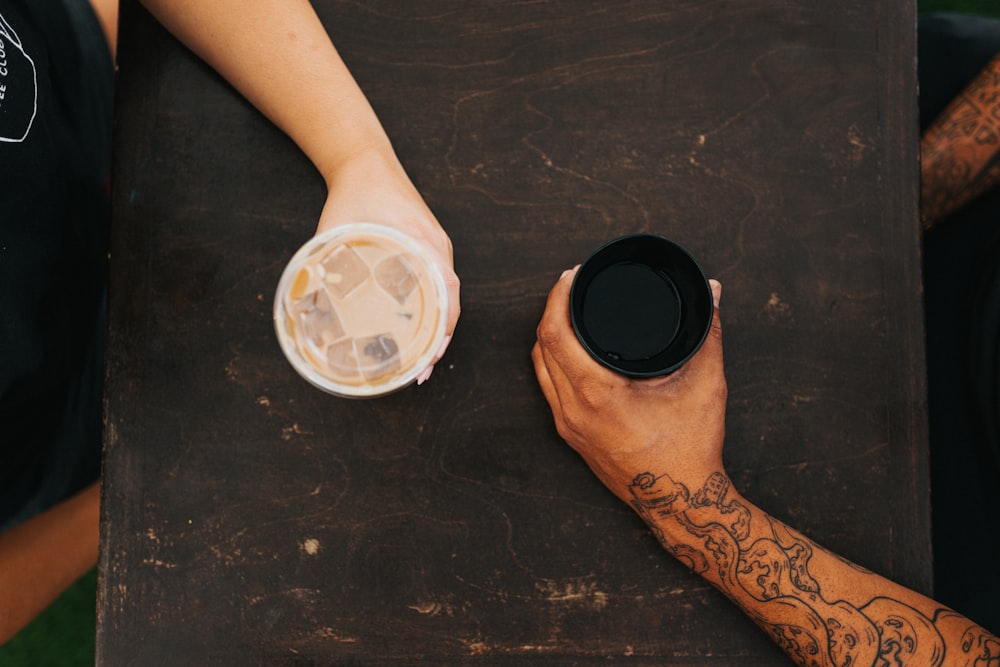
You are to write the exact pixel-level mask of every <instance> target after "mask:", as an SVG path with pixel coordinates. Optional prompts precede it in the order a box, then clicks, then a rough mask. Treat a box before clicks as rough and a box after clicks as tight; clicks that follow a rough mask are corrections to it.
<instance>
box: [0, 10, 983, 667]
mask: <svg viewBox="0 0 1000 667" xmlns="http://www.w3.org/2000/svg"><path fill="white" fill-rule="evenodd" d="M917 10H918V12H920V13H925V12H932V11H957V12H963V13H967V14H982V15H987V16H996V17H998V18H1000V2H998V0H919V2H918V3H917ZM96 599H97V571H96V569H95V570H92V571H91V572H89V573H87V574H86V575H84V576H83V577H82V578H81V579H80V580H79V581H77V582H76V583H75V584H74V585H73V586H71V587H70V589H69V590H67V591H66V592H65V593H64V594H63V595H62V596H61V597H60V598H59V599H58V600H56V601H55V602H54V603H53V604H52V606H51V607H49V608H48V609H47V610H46V611H45V613H43V614H42V615H41V616H39V617H38V618H37V619H35V621H34V622H33V623H31V625H29V626H28V627H27V628H25V629H24V630H22V631H21V632H20V633H19V634H18V635H17V636H16V637H14V638H13V639H11V640H10V641H9V642H8V643H7V644H5V645H4V646H0V665H3V666H4V667H50V666H51V667H84V666H92V665H93V664H94V639H95V629H96V627H97V621H96V618H97V616H96Z"/></svg>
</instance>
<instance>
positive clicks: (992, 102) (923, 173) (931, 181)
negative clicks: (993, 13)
mask: <svg viewBox="0 0 1000 667" xmlns="http://www.w3.org/2000/svg"><path fill="white" fill-rule="evenodd" d="M920 162H921V168H920V197H921V203H920V210H921V218H922V220H923V224H924V227H925V228H926V229H929V228H930V227H931V226H933V225H934V223H935V222H937V221H938V220H940V219H942V218H944V217H946V216H948V215H949V214H950V213H952V212H954V211H955V210H957V209H958V208H960V207H962V206H964V205H965V204H967V203H968V202H970V201H971V200H972V199H974V198H976V197H978V196H979V195H981V194H983V193H984V192H986V191H987V190H989V189H990V188H992V187H994V186H995V185H997V184H998V183H1000V55H997V56H996V57H994V58H993V60H991V61H990V62H989V63H988V64H987V65H986V67H985V68H984V69H983V70H982V71H981V72H980V73H979V75H978V76H977V77H976V78H975V79H974V80H973V81H972V83H970V84H969V86H968V87H967V88H966V89H965V90H963V91H962V93H961V94H959V96H958V97H956V98H955V99H954V100H953V101H952V102H951V104H949V105H948V107H947V108H946V109H945V110H944V111H943V112H941V114H940V115H939V116H938V117H937V118H936V119H935V120H934V122H933V123H932V124H931V126H930V127H929V128H928V129H927V131H926V132H924V136H923V137H922V138H921V141H920Z"/></svg>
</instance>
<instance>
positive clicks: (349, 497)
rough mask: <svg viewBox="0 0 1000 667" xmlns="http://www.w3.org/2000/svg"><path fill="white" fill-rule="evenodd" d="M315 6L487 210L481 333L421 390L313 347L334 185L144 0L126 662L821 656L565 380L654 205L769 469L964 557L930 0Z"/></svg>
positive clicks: (127, 445)
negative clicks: (343, 392) (302, 367)
mask: <svg viewBox="0 0 1000 667" xmlns="http://www.w3.org/2000/svg"><path fill="white" fill-rule="evenodd" d="M316 5H317V9H318V11H319V13H320V15H321V18H322V19H323V21H324V23H325V24H326V25H327V26H328V29H329V30H330V32H331V34H332V36H333V39H334V42H335V43H336V44H337V45H338V47H339V48H340V50H341V52H342V53H343V55H344V58H345V60H346V61H347V62H348V64H349V66H350V67H351V69H352V71H353V72H354V74H355V76H356V77H357V79H358V80H359V82H360V83H361V85H362V87H363V88H364V89H365V91H366V92H367V94H368V95H369V97H370V99H371V101H372V103H373V106H374V107H375V109H376V110H377V112H378V113H379V115H380V117H381V119H382V120H383V122H384V125H385V127H386V130H387V132H388V133H389V135H390V136H391V137H392V138H393V140H394V142H395V145H396V148H397V150H398V153H399V155H400V157H401V159H402V161H403V163H404V164H405V165H406V167H407V169H408V170H409V172H410V174H411V175H412V177H413V179H414V181H415V183H416V184H417V186H418V187H419V188H420V190H421V191H422V192H423V193H424V195H425V197H426V199H427V201H428V203H429V204H430V206H431V208H432V209H433V210H434V211H435V212H436V214H437V215H438V217H439V219H440V220H441V222H442V224H443V225H444V226H445V228H446V229H447V230H448V231H449V232H450V234H451V237H452V239H453V241H454V245H455V254H456V267H457V270H458V273H459V274H460V276H461V277H462V280H463V291H462V297H463V303H462V305H463V312H462V319H461V321H460V323H459V328H458V332H457V336H456V338H455V340H454V342H453V344H452V346H451V349H450V350H449V352H448V354H447V356H446V357H445V359H444V360H443V362H442V363H441V364H440V365H439V367H438V369H437V370H436V371H435V373H434V377H433V379H432V380H431V381H430V382H429V383H428V384H427V385H425V386H422V387H419V388H415V387H414V388H410V389H407V390H405V391H403V392H401V393H398V394H395V395H393V396H390V397H388V398H383V399H378V400H372V401H367V402H365V401H347V400H341V399H337V398H333V397H330V396H327V395H325V394H323V393H321V392H319V391H317V390H315V389H313V388H311V387H310V386H309V385H307V384H306V383H305V382H304V381H303V380H301V379H300V378H299V377H298V376H297V375H296V374H295V373H294V372H293V370H292V369H291V367H290V366H289V365H288V364H287V363H286V361H285V360H284V358H283V357H282V355H281V352H280V351H279V349H278V345H277V343H276V341H275V337H274V333H273V329H272V324H271V306H272V297H273V293H274V289H275V286H276V283H277V279H278V276H279V274H280V272H281V270H282V268H283V266H284V264H285V262H287V260H288V259H289V258H290V256H291V254H292V253H293V252H294V250H295V249H296V248H297V247H298V246H299V245H300V244H301V243H302V242H304V241H305V240H306V239H308V238H309V236H310V235H311V233H312V231H313V229H314V226H315V223H316V220H317V219H318V216H319V212H320V208H321V206H322V203H323V199H324V195H325V192H324V189H323V183H322V181H321V179H320V178H319V176H318V174H316V173H315V172H314V171H313V169H312V167H311V165H310V164H309V163H308V162H307V161H306V159H305V158H304V157H303V156H302V155H301V154H300V153H299V152H298V150H297V149H296V148H295V146H294V145H293V144H292V143H291V142H290V141H289V140H288V139H286V138H285V137H284V136H283V135H282V134H281V133H280V132H278V131H277V130H276V129H275V128H273V127H272V126H270V125H269V124H268V123H267V122H266V121H265V120H264V119H263V118H262V117H261V116H259V115H258V114H257V112H256V111H254V110H253V109H252V108H251V107H249V106H248V105H247V104H246V103H245V102H244V101H243V100H242V99H241V98H240V97H239V96H238V95H237V94H235V93H234V92H233V91H232V90H231V89H230V88H229V87H228V86H227V85H226V84H225V83H224V82H223V81H222V80H221V79H219V78H218V77H217V76H216V75H215V74H214V73H212V72H211V71H210V70H209V69H208V68H206V67H205V66H204V65H203V64H201V63H200V62H199V61H197V59H195V58H194V57H193V56H191V55H190V54H189V53H187V52H186V51H185V50H184V49H183V48H182V47H181V46H179V45H178V44H177V43H176V42H174V41H173V39H172V38H170V37H169V36H168V35H167V34H166V33H165V32H164V31H163V30H162V29H161V28H159V26H158V25H157V24H155V23H154V22H153V21H152V19H151V18H150V17H149V16H148V15H147V14H145V13H144V11H143V10H141V9H136V8H135V6H134V4H127V5H126V6H125V7H124V12H123V17H122V38H121V45H120V72H119V74H120V77H119V91H118V93H119V102H120V104H119V108H118V118H117V154H116V169H115V190H114V203H115V222H114V232H113V251H112V280H111V286H110V294H111V297H110V298H111V301H110V303H111V307H110V311H111V334H110V351H109V373H108V384H107V437H106V445H105V471H104V509H103V523H102V548H101V566H100V585H99V612H98V640H97V654H98V663H99V664H101V665H116V666H119V665H161V664H162V665H180V664H184V665H195V664H206V665H207V664H211V665H258V664H259V665H312V664H317V665H326V664H341V665H343V664H350V665H410V664H416V663H420V664H434V665H496V664H504V665H536V664H545V665H549V664H551V665H597V664H601V665H607V664H614V665H666V664H669V665H736V664H739V665H772V664H775V665H779V664H786V663H785V658H784V657H783V656H782V654H781V653H780V652H779V651H778V650H777V649H776V648H775V647H774V646H772V645H771V643H770V641H769V640H768V639H767V638H766V636H765V635H764V634H763V633H761V632H760V631H759V630H757V628H756V627H755V626H754V625H753V624H752V623H751V622H750V621H748V620H747V619H745V618H744V617H743V616H742V615H741V614H740V612H738V611H737V610H736V609H735V608H734V607H732V606H731V605H730V603H729V602H728V601H726V600H725V599H724V598H723V597H722V596H721V595H720V594H718V593H717V592H716V591H715V590H714V589H712V588H710V587H708V586H707V585H705V584H704V583H703V582H702V581H701V580H699V579H698V578H696V577H694V576H693V575H691V574H690V573H688V572H687V571H686V570H685V569H684V568H683V567H682V566H681V565H680V564H679V563H677V562H675V561H673V560H672V559H671V558H670V557H668V556H667V555H666V554H665V553H664V552H662V551H661V550H660V548H659V547H658V546H657V544H656V542H655V541H654V539H653V538H652V536H651V535H650V534H649V533H648V531H647V530H646V528H645V527H644V525H643V524H642V523H641V522H640V520H639V519H638V518H637V517H636V516H634V515H633V514H632V512H631V511H630V510H629V509H628V508H627V507H626V506H624V505H623V504H622V503H620V502H619V501H618V500H616V499H615V498H613V497H612V496H611V494H610V493H608V492H607V491H606V490H605V489H604V487H603V486H602V485H601V484H600V483H599V482H598V480H597V479H596V478H595V477H594V476H593V475H592V474H591V473H590V472H589V470H588V469H587V468H586V467H585V465H584V464H583V463H582V462H581V461H580V460H579V459H578V458H577V456H576V455H575V454H574V453H573V452H572V451H571V450H570V449H569V448H568V447H567V446H565V445H564V444H563V443H562V442H561V440H560V439H559V437H558V436H557V434H556V433H555V430H554V428H553V426H552V419H551V415H550V413H549V410H548V407H547V405H546V403H545V401H544V399H543V397H542V395H541V393H540V392H539V390H538V389H537V386H536V383H535V378H534V374H533V371H532V368H531V365H530V360H529V356H528V354H529V350H530V347H531V345H532V342H533V340H534V330H535V325H536V324H537V321H538V318H539V316H540V315H541V312H542V309H543V304H544V300H545V296H546V294H547V292H548V290H549V288H550V287H551V285H552V284H553V283H554V281H555V280H556V278H557V277H558V275H559V274H560V272H561V271H562V270H563V269H565V268H568V267H570V266H572V265H574V264H575V263H577V262H579V261H580V260H581V259H582V258H583V257H584V256H585V255H586V254H587V253H588V252H589V251H590V250H591V249H593V248H594V247H595V246H597V245H598V244H600V243H601V242H603V241H604V240H607V239H609V238H611V237H614V236H617V235H620V234H623V233H627V232H633V231H640V230H641V231H651V232H656V233H661V234H664V235H667V236H669V237H672V238H674V239H675V240H677V241H679V242H680V243H682V244H683V245H685V246H686V247H688V248H689V249H690V250H691V251H692V252H693V253H694V254H695V255H696V256H697V257H699V258H700V260H701V261H702V263H703V265H704V266H705V268H706V270H707V271H708V273H709V274H710V275H712V276H714V277H717V278H719V279H720V280H721V281H722V282H723V283H724V284H725V287H726V290H725V297H724V299H723V320H724V324H725V338H726V355H727V369H728V378H729V382H730V393H731V398H730V403H729V421H728V433H729V438H728V444H727V454H726V456H727V467H728V469H729V471H730V472H731V474H732V476H733V479H734V482H735V483H736V485H737V487H738V488H739V489H741V490H742V491H743V492H744V493H745V494H746V495H747V496H748V497H749V498H750V499H752V500H754V501H756V502H757V503H758V504H760V505H762V506H763V507H764V508H765V509H767V510H769V511H770V512H772V513H774V514H775V515H776V516H778V517H779V518H782V519H784V520H786V521H788V522H790V523H792V524H793V525H795V526H797V527H799V528H800V529H801V530H803V531H804V532H806V533H807V534H808V535H810V536H811V537H813V538H814V539H816V540H817V541H819V542H820V543H822V544H824V545H826V546H828V547H830V548H832V549H834V550H836V551H838V552H840V553H841V554H843V555H844V556H846V557H848V558H851V559H852V560H855V561H857V562H858V563H860V564H862V565H864V566H866V567H868V568H871V569H873V570H875V571H877V572H880V573H883V574H885V575H888V576H890V577H892V578H895V579H898V580H900V581H902V582H904V583H906V584H908V585H910V586H914V587H917V588H918V589H920V590H922V591H925V592H927V591H929V590H930V587H931V581H930V579H931V566H930V536H929V535H930V526H929V498H928V474H927V446H926V433H925V423H924V422H925V398H924V380H923V375H924V370H923V368H924V364H923V348H922V320H921V310H920V274H919V259H918V257H919V254H918V225H917V210H916V202H917V195H916V168H917V155H916V117H915V115H916V104H915V71H914V69H915V68H914V53H915V48H914V46H915V45H914V41H915V34H914V12H915V9H914V7H913V3H912V2H897V1H890V0H876V1H874V2H873V1H872V0H844V1H843V2H836V3H817V2H814V1H813V0H792V1H791V2H789V1H788V0H782V1H780V2H778V1H777V0H719V1H716V2H704V1H703V0H699V1H697V2H694V1H688V0H672V1H670V2H663V0H632V1H629V2H625V1H608V0H593V1H583V0H573V1H570V0H564V1H556V0H551V1H549V0H540V1H535V2H509V1H501V0H460V1H459V0H438V1H437V2H432V3H411V2H404V1H402V0H374V1H372V2H364V3H356V2H345V1H341V0H318V1H317V3H316ZM261 48H267V45H266V44H262V45H261Z"/></svg>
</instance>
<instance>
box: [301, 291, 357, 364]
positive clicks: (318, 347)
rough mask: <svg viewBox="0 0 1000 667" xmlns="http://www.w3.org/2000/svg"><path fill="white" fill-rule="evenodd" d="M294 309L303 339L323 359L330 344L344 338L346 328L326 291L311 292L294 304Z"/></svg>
mask: <svg viewBox="0 0 1000 667" xmlns="http://www.w3.org/2000/svg"><path fill="white" fill-rule="evenodd" d="M292 308H293V310H294V313H295V319H296V320H297V321H298V324H299V329H300V330H301V332H302V337H303V338H304V339H305V341H306V344H307V345H308V346H309V347H310V348H311V349H312V351H313V353H314V354H316V355H319V356H320V357H322V356H323V354H324V352H323V350H324V349H325V348H326V346H327V345H328V344H329V343H331V342H333V341H335V340H337V339H339V338H343V337H344V327H343V325H342V324H341V323H340V318H339V317H337V311H336V310H334V307H333V303H331V301H330V297H329V296H327V293H326V291H324V290H322V289H318V290H315V291H313V292H310V293H309V294H306V295H305V296H304V297H302V298H301V299H299V300H298V301H295V302H293V304H292Z"/></svg>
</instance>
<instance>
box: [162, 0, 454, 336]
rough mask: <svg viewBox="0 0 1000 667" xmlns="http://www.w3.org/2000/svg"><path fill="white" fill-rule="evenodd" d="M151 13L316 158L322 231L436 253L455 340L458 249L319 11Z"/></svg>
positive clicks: (263, 5)
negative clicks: (377, 235)
mask: <svg viewBox="0 0 1000 667" xmlns="http://www.w3.org/2000/svg"><path fill="white" fill-rule="evenodd" d="M143 5H145V6H146V7H147V8H148V9H149V10H150V11H151V12H152V13H153V15H154V16H156V17H157V19H158V20H159V21H160V22H161V23H162V24H163V25H164V26H165V27H166V28H167V29H168V30H170V31H171V32H172V33H173V34H174V35H175V36H176V37H177V38H178V39H180V40H181V41H182V42H184V43H185V44H186V45H187V46H188V47H189V48H191V49H192V50H193V51H194V52H195V53H197V54H198V55H199V56H200V57H202V58H203V59H204V60H205V61H206V62H207V63H208V64H209V65H211V66H212V67H213V68H214V69H215V70H216V71H218V72H219V73H220V74H221V75H222V76H223V77H225V78H226V79H227V80H228V81H229V82H230V83H231V84H232V85H233V86H234V87H235V88H236V89H237V90H238V91H240V92H241V93H242V94H243V95H244V96H245V97H246V98H247V99H248V100H249V101H250V102H251V103H252V104H253V105H254V106H256V107H257V108H258V109H260V111H261V112H262V113H263V114H264V115H265V116H267V117H268V118H270V119H271V120H272V121H273V122H274V123H275V125H277V126H278V127H279V128H280V129H281V130H283V131H284V132H285V133H286V134H288V136H289V137H291V138H292V140H293V141H295V143H296V144H298V146H299V147H300V148H301V149H302V151H303V152H304V153H305V154H306V155H307V156H308V157H309V159H310V160H311V161H312V163H313V164H314V165H315V166H316V168H317V169H318V170H319V172H320V173H321V174H322V176H323V178H324V180H325V181H326V184H327V188H328V196H327V201H326V205H325V207H324V210H323V213H322V216H321V218H320V221H319V225H318V229H319V230H323V229H327V228H329V227H333V226H336V225H339V224H343V223H347V222H358V221H363V222H378V223H382V224H387V225H391V226H395V227H397V228H399V229H401V230H403V231H405V232H407V233H409V234H410V235H412V236H414V237H416V238H418V239H419V240H421V241H423V242H424V243H425V244H426V245H427V246H428V248H429V249H430V250H431V251H432V252H433V253H434V254H435V256H436V257H437V258H438V261H439V264H440V265H441V267H442V269H443V271H444V272H445V280H446V282H447V283H448V287H449V298H450V306H451V308H450V309H449V324H448V333H449V334H450V333H451V332H452V331H453V330H454V328H455V325H456V323H457V321H458V315H459V280H458V277H457V276H456V275H455V272H454V269H453V259H452V247H451V241H450V240H449V238H448V235H447V234H446V233H445V232H444V230H443V229H442V228H441V226H440V224H439V223H438V221H437V219H436V218H435V217H434V214H433V213H432V212H431V211H430V209H429V208H428V207H427V205H426V203H425V202H424V200H423V198H422V197H421V196H420V194H419V193H418V192H417V190H416V188H415V187H414V186H413V184H412V182H411V181H410V179H409V177H408V176H407V174H406V172H405V170H404V169H403V166H402V165H401V164H400V162H399V160H398V158H397V156H396V154H395V152H394V150H393V147H392V145H391V142H390V140H389V137H388V136H387V135H386V133H385V130H384V129H383V127H382V125H381V123H380V121H379V119H378V118H377V117H376V115H375V111H374V110H373V109H372V107H371V105H370V104H369V102H368V99H367V98H366V97H365V95H364V93H363V92H362V90H361V88H360V87H359V86H358V84H357V82H356V81H355V80H354V77H353V76H352V75H351V73H350V72H349V71H348V68H347V66H346V65H345V64H344V61H343V60H342V59H341V57H340V54H339V53H338V52H337V50H336V48H335V47H334V45H333V43H332V41H331V40H330V37H329V36H328V35H327V32H326V30H325V28H324V27H323V25H322V23H321V22H320V20H319V18H318V17H317V15H316V13H315V11H314V10H313V8H312V6H311V5H310V4H309V2H307V0H211V2H207V1H205V0H143ZM418 112H419V110H418V109H414V113H418Z"/></svg>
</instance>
